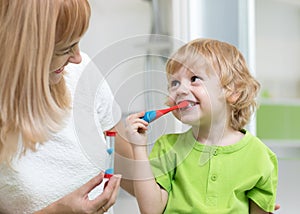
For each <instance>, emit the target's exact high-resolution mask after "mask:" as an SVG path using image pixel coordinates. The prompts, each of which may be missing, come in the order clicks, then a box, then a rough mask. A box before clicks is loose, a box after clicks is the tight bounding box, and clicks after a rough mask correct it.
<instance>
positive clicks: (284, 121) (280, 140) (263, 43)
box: [255, 0, 300, 214]
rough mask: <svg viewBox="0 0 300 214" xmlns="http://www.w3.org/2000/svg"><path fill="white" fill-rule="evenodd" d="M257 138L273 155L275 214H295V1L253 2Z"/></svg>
mask: <svg viewBox="0 0 300 214" xmlns="http://www.w3.org/2000/svg"><path fill="white" fill-rule="evenodd" d="M255 3H256V6H255V11H256V15H255V18H256V21H255V23H256V28H255V29H256V33H255V35H256V36H255V39H256V59H255V61H256V74H257V78H258V79H259V81H260V82H261V84H262V91H261V97H260V108H259V110H258V112H257V129H258V130H257V135H258V136H259V137H260V138H261V139H262V140H263V142H265V143H266V144H267V145H268V146H269V147H270V148H271V149H272V150H273V151H274V152H275V153H276V154H277V156H278V161H279V178H278V179H279V180H278V192H277V195H278V196H277V202H278V203H280V204H281V209H280V210H279V211H278V212H276V213H283V214H286V213H299V206H298V203H299V200H298V199H299V192H300V186H299V184H298V181H299V179H300V170H299V169H300V135H299V134H298V133H300V126H299V119H300V61H299V59H300V1H298V0H256V1H255Z"/></svg>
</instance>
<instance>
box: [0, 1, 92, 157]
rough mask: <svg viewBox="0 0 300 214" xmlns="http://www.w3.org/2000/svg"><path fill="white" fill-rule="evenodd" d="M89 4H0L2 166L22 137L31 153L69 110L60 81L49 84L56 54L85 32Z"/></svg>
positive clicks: (41, 2) (66, 97) (69, 2)
mask: <svg viewBox="0 0 300 214" xmlns="http://www.w3.org/2000/svg"><path fill="white" fill-rule="evenodd" d="M89 19H90V6H89V4H88V1H87V0H26V1H22V0H20V1H19V0H17V1H11V0H1V5H0V26H1V28H0V44H1V47H2V50H1V52H0V163H2V162H7V163H9V162H10V161H11V160H12V158H13V156H14V155H15V154H16V151H17V144H13V143H12V142H9V137H8V136H9V135H10V134H12V133H20V136H22V140H23V145H22V146H23V151H26V150H27V149H28V148H30V149H33V150H34V149H35V145H36V143H37V142H44V141H46V140H48V139H49V138H50V136H51V134H52V133H54V132H57V131H58V130H59V129H61V128H62V125H63V119H64V118H65V115H66V113H67V112H68V111H69V110H70V98H69V93H68V91H67V88H66V85H65V82H64V79H62V81H60V82H59V83H58V84H56V85H51V86H50V85H49V73H50V64H51V60H52V57H53V55H54V50H55V49H56V48H59V47H60V46H62V45H63V44H68V43H69V42H71V41H72V40H74V39H75V38H76V39H77V38H79V37H81V36H82V35H83V34H84V33H85V31H86V30H87V28H88V24H89Z"/></svg>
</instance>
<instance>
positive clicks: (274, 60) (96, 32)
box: [80, 0, 300, 214]
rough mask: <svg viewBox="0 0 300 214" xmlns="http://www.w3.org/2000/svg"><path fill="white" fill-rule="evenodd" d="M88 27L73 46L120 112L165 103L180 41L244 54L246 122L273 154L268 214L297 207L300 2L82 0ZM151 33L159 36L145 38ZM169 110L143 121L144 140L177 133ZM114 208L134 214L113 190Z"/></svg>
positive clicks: (129, 202) (177, 125) (129, 203)
mask: <svg viewBox="0 0 300 214" xmlns="http://www.w3.org/2000/svg"><path fill="white" fill-rule="evenodd" d="M90 4H91V7H92V18H91V24H90V25H91V26H90V28H89V30H88V32H87V34H86V35H85V37H84V38H83V40H82V42H81V44H80V45H81V50H82V51H84V52H86V53H88V54H89V56H90V57H91V58H93V59H94V60H95V62H96V64H97V65H98V67H100V68H101V69H102V71H103V73H104V75H105V76H106V78H107V80H108V82H109V84H110V85H111V88H112V91H113V93H114V95H115V97H116V99H117V102H118V103H119V104H120V106H121V108H122V111H123V116H124V117H126V116H127V115H128V114H129V113H132V112H136V111H140V110H150V109H151V110H152V109H158V108H164V107H166V106H165V104H164V102H165V97H166V78H165V73H164V64H165V61H166V59H167V57H168V56H169V55H170V54H171V53H172V52H173V51H174V50H176V49H177V48H178V47H179V46H181V45H183V44H184V43H185V42H187V41H189V40H192V39H195V38H199V37H210V38H215V39H218V40H222V41H226V42H229V43H231V44H233V45H235V46H237V47H238V48H239V50H240V51H241V52H242V53H243V54H244V56H245V58H246V60H247V62H248V65H249V67H250V70H251V71H252V73H253V74H254V75H255V76H256V77H257V79H258V80H259V81H260V82H261V84H262V89H261V93H260V96H259V103H260V108H259V110H258V111H257V113H256V115H255V117H254V118H253V120H252V122H251V124H250V125H249V126H248V127H247V128H248V129H249V130H250V131H251V132H252V133H254V134H256V135H257V136H258V137H260V138H261V139H262V140H263V142H265V143H266V144H267V145H268V146H269V147H270V148H271V149H272V150H273V151H274V152H275V153H276V154H277V156H278V158H279V186H278V193H277V194H278V197H277V201H278V203H280V204H281V209H280V210H279V211H277V212H276V213H285V214H287V213H288V214H293V213H299V211H298V210H299V208H298V204H297V203H298V200H297V199H298V198H300V197H299V195H298V194H299V192H300V185H299V183H298V181H299V179H300V125H299V121H300V60H299V59H300V0H226V1H224V0H185V1H182V0H110V1H104V0H90ZM150 34H156V35H159V36H151V35H150ZM186 128H187V127H184V126H182V125H181V124H180V123H179V122H178V121H176V120H175V119H174V118H173V117H172V115H171V114H170V115H166V116H164V117H163V118H161V119H159V120H157V121H155V122H153V123H152V124H151V126H150V132H149V141H150V146H151V143H153V142H154V141H155V139H156V138H157V137H158V136H160V135H161V134H165V133H168V132H180V131H183V130H184V129H186ZM115 213H116V214H118V213H122V214H126V213H128V214H129V213H130V214H135V213H139V211H138V207H137V203H136V201H135V199H134V198H133V197H131V196H130V195H128V194H127V193H126V192H124V191H121V192H120V195H119V200H118V201H117V203H116V205H115Z"/></svg>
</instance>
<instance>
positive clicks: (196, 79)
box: [191, 76, 201, 82]
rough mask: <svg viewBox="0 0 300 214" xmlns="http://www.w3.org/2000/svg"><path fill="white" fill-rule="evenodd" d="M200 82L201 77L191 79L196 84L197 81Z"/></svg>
mask: <svg viewBox="0 0 300 214" xmlns="http://www.w3.org/2000/svg"><path fill="white" fill-rule="evenodd" d="M199 80H201V78H200V77H197V76H192V77H191V82H196V81H199Z"/></svg>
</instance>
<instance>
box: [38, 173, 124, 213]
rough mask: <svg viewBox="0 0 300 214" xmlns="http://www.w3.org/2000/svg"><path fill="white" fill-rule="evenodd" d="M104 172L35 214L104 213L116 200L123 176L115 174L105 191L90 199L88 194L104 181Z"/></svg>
mask: <svg viewBox="0 0 300 214" xmlns="http://www.w3.org/2000/svg"><path fill="white" fill-rule="evenodd" d="M103 177H104V173H103V172H101V173H100V174H99V175H97V176H95V177H94V178H92V179H91V180H90V181H88V182H87V183H86V184H84V185H83V186H81V187H80V188H79V189H77V190H75V191H74V192H71V193H70V194H68V195H66V196H65V197H63V198H61V199H59V200H58V201H56V202H54V203H52V204H50V205H49V206H48V207H46V208H44V209H42V210H40V211H38V212H36V213H35V214H44V213H47V214H48V213H49V214H50V213H82V214H85V213H89V214H90V213H100V214H102V213H104V212H105V211H107V210H108V209H109V208H110V207H111V206H112V205H113V204H114V203H115V201H116V198H117V194H118V190H119V187H120V181H121V176H120V175H114V176H112V177H111V178H110V180H109V182H108V185H107V186H106V187H105V189H104V191H103V192H102V193H101V194H100V195H99V196H97V197H96V198H95V199H93V200H90V199H89V197H88V194H89V193H90V192H91V191H92V190H93V189H94V188H95V187H96V186H98V185H99V184H101V183H102V181H103Z"/></svg>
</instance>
